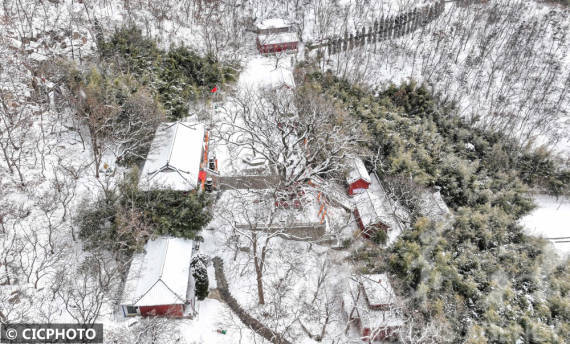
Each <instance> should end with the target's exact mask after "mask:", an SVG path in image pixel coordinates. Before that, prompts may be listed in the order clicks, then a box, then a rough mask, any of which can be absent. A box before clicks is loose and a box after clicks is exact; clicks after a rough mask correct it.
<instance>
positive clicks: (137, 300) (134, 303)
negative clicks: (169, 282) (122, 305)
mask: <svg viewBox="0 0 570 344" xmlns="http://www.w3.org/2000/svg"><path fill="white" fill-rule="evenodd" d="M158 281H160V278H159V279H157V280H156V281H155V282H154V283H153V284H152V285H151V286H150V287H149V288H148V289H147V290H146V291H145V292H144V293H142V295H141V296H139V297H136V298H135V302H133V305H136V304H137V302H139V301H140V300H141V299H142V298H143V297H144V296H145V295H146V294H148V292H149V291H150V290H151V289H152V288H154V286H155V285H156V284H157V283H158ZM163 283H164V282H163Z"/></svg>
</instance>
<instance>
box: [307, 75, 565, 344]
mask: <svg viewBox="0 0 570 344" xmlns="http://www.w3.org/2000/svg"><path fill="white" fill-rule="evenodd" d="M308 80H309V81H308V82H318V83H319V85H320V86H321V87H322V89H323V92H326V93H328V94H329V95H330V96H331V97H333V98H335V99H336V100H337V101H338V102H339V104H341V106H342V107H343V108H345V109H347V111H349V112H351V113H352V114H353V115H354V116H357V117H358V118H359V119H361V120H362V121H363V122H364V123H366V124H367V126H368V131H369V133H370V134H371V135H372V136H373V137H374V140H373V141H372V142H370V143H369V145H370V147H369V148H370V149H371V150H372V151H375V152H376V151H377V152H379V153H380V156H381V160H380V163H379V164H378V166H377V172H378V173H379V175H380V176H381V177H384V178H386V177H389V178H398V177H400V176H408V178H409V176H412V178H413V180H414V182H415V183H418V184H420V185H422V186H426V187H430V186H439V187H440V188H441V193H442V195H443V197H444V200H445V201H446V203H447V204H448V206H449V207H450V208H451V209H453V210H454V212H455V218H454V223H453V224H451V225H448V226H441V225H438V224H435V223H432V222H430V221H428V220H427V219H425V218H419V219H417V221H416V223H415V225H414V226H413V227H412V228H411V229H409V230H407V231H405V232H404V233H403V234H402V235H401V236H400V237H399V238H398V240H397V241H396V242H395V243H394V244H393V246H392V247H391V248H390V249H389V250H388V252H387V253H386V254H385V256H384V257H381V258H380V259H378V263H376V264H372V265H373V267H374V268H376V267H381V266H382V265H383V263H382V261H383V260H386V261H387V266H386V268H387V269H388V270H389V271H390V272H392V273H393V274H395V275H396V276H398V277H399V279H400V280H401V281H402V282H403V284H404V285H405V286H406V287H407V288H406V290H404V293H405V294H407V296H408V297H410V298H411V300H412V304H413V306H414V307H415V308H416V309H418V310H420V311H421V312H422V313H423V315H424V316H425V317H427V318H429V317H434V316H436V315H437V316H438V319H439V318H441V320H442V321H443V322H444V323H445V325H444V326H449V327H450V328H451V329H453V331H454V333H455V338H446V340H447V341H450V342H455V343H462V342H470V343H513V342H515V341H517V340H518V339H522V340H523V342H525V343H562V342H563V338H567V337H568V336H567V334H568V328H569V326H567V325H566V324H567V323H568V322H569V320H570V319H569V315H568V309H569V308H568V307H569V306H568V305H569V304H570V302H569V296H568V294H569V288H570V286H569V284H570V280H569V277H568V276H569V274H568V273H567V271H566V270H567V266H564V267H563V268H558V269H556V270H554V271H552V268H551V266H552V261H551V260H549V259H547V258H546V256H545V248H544V243H543V241H541V240H540V239H535V238H532V237H528V236H526V235H525V234H524V233H523V232H522V229H521V227H520V226H519V225H518V224H517V221H518V220H519V219H520V218H521V217H522V216H524V215H525V214H527V213H528V212H529V211H530V210H531V209H532V208H533V203H532V200H531V199H530V198H529V196H528V189H529V188H530V187H546V188H548V189H549V190H551V191H552V192H555V193H564V192H567V187H568V184H569V183H568V179H567V178H568V174H569V172H568V171H567V170H563V169H561V168H560V167H559V166H558V165H557V164H556V162H555V160H553V159H552V158H551V157H550V155H548V153H547V152H544V151H531V150H528V149H520V148H518V147H517V145H516V144H515V143H513V142H509V141H507V140H505V139H504V138H503V137H502V136H501V135H500V134H497V133H489V132H484V131H481V130H478V129H475V128H472V127H471V126H470V124H468V123H465V122H464V121H462V120H461V118H459V117H457V116H454V115H453V109H452V108H450V107H445V106H439V105H438V104H437V100H436V99H434V97H433V96H432V95H431V94H430V93H429V92H428V90H427V89H426V88H424V87H418V86H417V85H416V84H414V83H410V84H404V85H402V86H399V87H398V86H394V85H392V86H390V87H389V88H388V89H386V90H385V91H383V92H379V93H378V94H376V95H374V94H372V93H370V92H366V91H364V90H363V89H360V88H359V87H357V86H353V85H350V84H349V83H347V82H346V81H344V80H339V79H337V78H335V77H333V76H332V75H329V74H326V75H323V74H320V73H313V74H310V75H309V76H308ZM354 258H355V259H356V260H361V261H365V262H366V263H367V267H368V266H370V265H371V264H370V261H371V258H370V257H369V256H368V254H367V253H366V251H363V252H358V254H356V255H354ZM566 265H567V264H566ZM562 270H563V271H564V272H566V273H565V274H564V273H561V271H562Z"/></svg>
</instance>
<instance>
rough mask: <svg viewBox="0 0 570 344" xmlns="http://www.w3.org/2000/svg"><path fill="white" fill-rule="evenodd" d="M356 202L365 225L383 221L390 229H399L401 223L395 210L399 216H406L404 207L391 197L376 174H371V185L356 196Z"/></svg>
mask: <svg viewBox="0 0 570 344" xmlns="http://www.w3.org/2000/svg"><path fill="white" fill-rule="evenodd" d="M354 203H355V205H356V209H357V210H358V214H359V215H360V219H361V220H362V224H363V225H364V226H365V227H367V226H369V225H373V224H376V223H378V222H382V223H383V224H385V225H387V226H388V227H389V228H390V229H397V228H398V225H399V224H398V219H397V217H396V216H394V212H396V215H398V217H405V216H406V215H405V213H404V212H403V209H400V207H397V206H396V205H395V204H393V202H392V201H391V200H390V199H389V197H388V195H387V194H386V192H385V191H384V188H383V187H382V184H380V180H379V179H378V176H376V174H372V175H371V176H370V186H369V187H368V189H366V190H365V191H364V192H362V193H360V194H357V195H356V196H355V198H354Z"/></svg>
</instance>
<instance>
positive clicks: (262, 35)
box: [256, 19, 299, 54]
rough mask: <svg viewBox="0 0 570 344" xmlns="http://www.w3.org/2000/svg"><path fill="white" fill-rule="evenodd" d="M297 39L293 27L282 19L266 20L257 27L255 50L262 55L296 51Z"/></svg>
mask: <svg viewBox="0 0 570 344" xmlns="http://www.w3.org/2000/svg"><path fill="white" fill-rule="evenodd" d="M298 44H299V39H298V37H297V34H296V33H295V30H294V28H293V26H292V25H291V24H290V23H289V22H287V21H285V20H283V19H267V20H264V21H262V22H261V23H259V24H258V25H257V38H256V45H257V50H258V51H259V52H260V53H262V54H275V53H279V52H284V51H296V50H297V47H298Z"/></svg>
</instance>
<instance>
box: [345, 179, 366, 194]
mask: <svg viewBox="0 0 570 344" xmlns="http://www.w3.org/2000/svg"><path fill="white" fill-rule="evenodd" d="M369 185H370V183H368V182H366V181H365V180H364V179H362V178H361V179H358V180H357V181H355V182H354V183H352V184H349V185H348V194H349V195H351V196H352V195H354V190H356V189H368V186H369Z"/></svg>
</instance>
